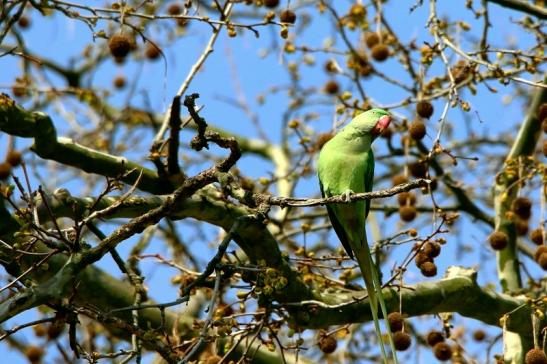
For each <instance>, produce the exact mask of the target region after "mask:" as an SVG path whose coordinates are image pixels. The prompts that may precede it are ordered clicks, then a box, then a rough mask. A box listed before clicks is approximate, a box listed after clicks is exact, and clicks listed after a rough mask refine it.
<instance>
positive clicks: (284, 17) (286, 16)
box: [279, 9, 296, 24]
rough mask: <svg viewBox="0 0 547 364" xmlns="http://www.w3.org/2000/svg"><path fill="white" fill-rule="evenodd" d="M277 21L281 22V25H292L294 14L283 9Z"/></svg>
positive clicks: (294, 19) (294, 18)
mask: <svg viewBox="0 0 547 364" xmlns="http://www.w3.org/2000/svg"><path fill="white" fill-rule="evenodd" d="M279 20H281V22H282V23H289V24H294V22H295V21H296V14H295V13H294V11H292V10H289V9H285V10H283V11H282V12H281V14H279Z"/></svg>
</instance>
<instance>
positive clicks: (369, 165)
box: [329, 149, 374, 219]
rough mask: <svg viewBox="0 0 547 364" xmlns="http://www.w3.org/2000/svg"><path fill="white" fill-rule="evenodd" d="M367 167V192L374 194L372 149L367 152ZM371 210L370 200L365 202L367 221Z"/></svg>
mask: <svg viewBox="0 0 547 364" xmlns="http://www.w3.org/2000/svg"><path fill="white" fill-rule="evenodd" d="M365 165H366V167H365V192H372V184H373V183H374V153H372V149H371V150H369V151H368V152H367V155H366V157H365ZM369 210H370V200H365V219H366V218H367V216H368V212H369ZM329 216H330V215H329Z"/></svg>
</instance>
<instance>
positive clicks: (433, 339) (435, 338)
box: [426, 330, 444, 346]
mask: <svg viewBox="0 0 547 364" xmlns="http://www.w3.org/2000/svg"><path fill="white" fill-rule="evenodd" d="M426 341H427V344H428V345H429V346H435V345H436V344H438V343H441V342H443V341H444V336H443V334H442V333H441V332H439V331H435V330H433V331H430V332H429V333H428V334H427V337H426Z"/></svg>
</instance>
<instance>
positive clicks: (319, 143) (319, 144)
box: [315, 133, 334, 150]
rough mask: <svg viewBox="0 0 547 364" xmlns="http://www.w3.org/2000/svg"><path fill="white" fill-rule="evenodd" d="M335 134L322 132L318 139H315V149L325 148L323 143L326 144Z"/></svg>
mask: <svg viewBox="0 0 547 364" xmlns="http://www.w3.org/2000/svg"><path fill="white" fill-rule="evenodd" d="M333 136H334V135H333V134H332V133H321V134H319V135H318V136H317V140H316V141H315V149H316V150H321V148H323V145H325V144H326V143H327V142H328V141H329V140H331V139H332V137H333Z"/></svg>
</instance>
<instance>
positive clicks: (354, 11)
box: [349, 4, 367, 19]
mask: <svg viewBox="0 0 547 364" xmlns="http://www.w3.org/2000/svg"><path fill="white" fill-rule="evenodd" d="M349 15H350V16H352V17H353V18H356V19H361V18H363V17H364V16H365V15H367V9H366V8H365V7H364V6H363V5H361V4H353V5H352V6H351V8H350V9H349Z"/></svg>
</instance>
